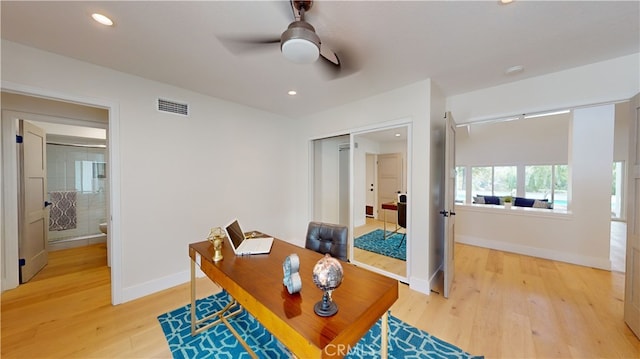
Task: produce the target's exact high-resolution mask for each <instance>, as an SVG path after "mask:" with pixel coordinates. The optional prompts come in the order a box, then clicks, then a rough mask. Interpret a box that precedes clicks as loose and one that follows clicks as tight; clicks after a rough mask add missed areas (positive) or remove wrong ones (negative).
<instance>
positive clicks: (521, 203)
mask: <svg viewBox="0 0 640 359" xmlns="http://www.w3.org/2000/svg"><path fill="white" fill-rule="evenodd" d="M535 201H536V200H535V199H530V198H522V197H516V198H515V201H514V202H513V205H514V206H517V207H533V204H534V203H535Z"/></svg>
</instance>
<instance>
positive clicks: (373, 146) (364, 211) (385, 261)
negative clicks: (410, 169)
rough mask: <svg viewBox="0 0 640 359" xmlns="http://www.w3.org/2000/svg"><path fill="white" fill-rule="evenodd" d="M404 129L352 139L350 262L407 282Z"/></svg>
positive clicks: (405, 139) (376, 131)
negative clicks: (351, 257) (364, 265)
mask: <svg viewBox="0 0 640 359" xmlns="http://www.w3.org/2000/svg"><path fill="white" fill-rule="evenodd" d="M407 133H408V128H407V126H401V127H395V128H387V129H383V130H375V131H370V132H363V133H358V134H355V135H354V137H353V148H352V151H353V197H352V201H353V202H352V203H353V230H352V233H353V247H352V248H353V259H354V262H355V263H361V264H366V265H369V266H372V267H375V268H377V269H380V270H382V271H385V272H388V273H389V274H392V275H393V276H394V277H398V278H406V273H407V270H406V269H407V264H406V247H407V241H408V239H409V238H408V237H407V235H406V233H407V220H406V219H407V216H406V215H407V210H406V209H407V203H408V201H410V198H409V195H408V193H407V163H408V162H407V147H408V146H407Z"/></svg>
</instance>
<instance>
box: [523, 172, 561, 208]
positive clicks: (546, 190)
mask: <svg viewBox="0 0 640 359" xmlns="http://www.w3.org/2000/svg"><path fill="white" fill-rule="evenodd" d="M567 171H568V166H567V165H543V166H525V168H524V173H525V186H524V196H525V197H526V198H533V199H547V200H549V202H553V206H554V208H567V192H568V181H567Z"/></svg>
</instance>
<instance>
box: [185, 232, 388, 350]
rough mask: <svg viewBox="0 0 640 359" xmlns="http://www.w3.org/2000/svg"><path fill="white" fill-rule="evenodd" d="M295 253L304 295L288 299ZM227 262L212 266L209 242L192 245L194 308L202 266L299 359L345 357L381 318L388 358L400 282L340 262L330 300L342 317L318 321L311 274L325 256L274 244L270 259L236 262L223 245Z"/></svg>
mask: <svg viewBox="0 0 640 359" xmlns="http://www.w3.org/2000/svg"><path fill="white" fill-rule="evenodd" d="M292 253H296V254H298V256H299V257H300V271H299V273H300V276H301V278H302V291H301V292H300V293H297V294H293V295H290V294H289V292H287V289H286V287H285V286H284V285H283V284H282V277H283V272H282V263H283V262H284V259H285V257H287V256H288V255H290V254H292ZM223 256H224V259H223V260H221V261H219V262H217V263H214V262H213V261H212V258H213V245H212V244H211V243H210V242H208V241H203V242H198V243H192V244H190V245H189V257H191V301H192V306H191V307H192V308H195V306H194V305H193V303H194V302H195V265H196V262H198V263H199V264H200V269H202V271H203V272H204V273H205V274H206V275H207V276H208V277H209V278H210V279H211V280H212V281H214V282H215V283H217V284H219V285H220V286H221V287H222V288H224V289H225V290H226V291H227V292H228V293H229V294H230V295H231V296H232V297H233V298H234V299H235V300H236V301H237V302H238V303H239V304H240V305H241V306H242V307H243V308H244V309H246V310H247V311H248V312H249V313H250V314H251V315H253V316H254V317H255V318H256V319H257V320H258V321H259V322H260V323H261V324H262V325H263V326H264V327H265V328H266V329H267V330H268V331H269V332H271V333H272V334H273V335H274V336H275V337H276V338H277V339H278V340H279V341H280V342H281V343H282V344H284V345H285V346H286V347H287V348H288V349H289V350H290V351H291V352H292V353H294V354H295V355H296V356H297V357H299V358H320V357H322V358H324V357H343V356H344V355H346V353H347V351H348V349H349V348H352V347H354V346H355V345H356V343H357V342H358V341H359V340H360V338H362V337H363V336H364V335H365V334H366V333H367V331H368V330H369V329H370V328H371V327H372V326H373V325H374V324H375V323H376V321H377V320H378V319H379V318H381V317H382V318H383V323H382V329H383V335H382V337H383V341H382V343H381V344H382V346H381V347H382V348H383V356H382V357H383V358H385V357H386V349H387V338H386V334H387V329H388V328H387V327H388V322H387V319H388V315H387V313H388V310H389V308H390V307H391V305H392V304H393V303H394V302H395V301H396V300H397V299H398V281H397V280H395V279H391V278H388V277H385V276H382V275H380V274H377V273H374V272H371V271H368V270H365V269H362V268H359V267H356V266H354V265H352V264H350V263H345V262H342V267H343V269H344V278H343V281H342V285H341V286H340V287H339V288H337V289H336V290H335V291H334V292H333V294H332V297H333V301H334V302H335V303H336V304H337V305H338V313H336V314H335V315H334V316H332V317H320V316H318V315H316V314H315V313H314V311H313V306H314V305H315V303H316V302H318V301H319V300H320V299H321V298H322V291H321V290H320V289H318V288H317V287H316V286H315V284H314V283H313V279H312V271H313V267H314V265H315V264H316V262H317V261H318V260H320V258H322V255H321V254H319V253H316V252H314V251H311V250H308V249H305V248H301V247H298V246H295V245H292V244H290V243H287V242H285V241H282V240H279V239H275V240H274V242H273V247H272V249H271V253H270V254H263V255H252V256H235V254H234V253H233V250H232V249H231V246H230V244H229V242H228V239H225V243H224V246H223ZM192 318H193V317H192Z"/></svg>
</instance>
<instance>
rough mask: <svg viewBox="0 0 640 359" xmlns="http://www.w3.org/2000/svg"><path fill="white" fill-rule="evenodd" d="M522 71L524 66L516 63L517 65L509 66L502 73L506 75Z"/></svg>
mask: <svg viewBox="0 0 640 359" xmlns="http://www.w3.org/2000/svg"><path fill="white" fill-rule="evenodd" d="M522 71H524V66H522V65H517V66H511V67H509V68H508V69H506V70H504V73H505V74H506V75H515V74H519V73H521V72H522Z"/></svg>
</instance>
